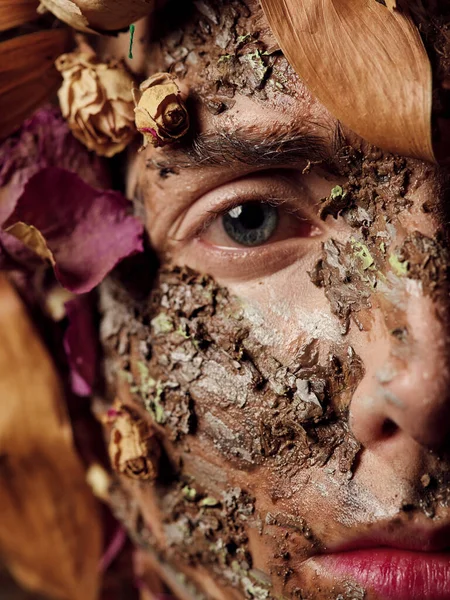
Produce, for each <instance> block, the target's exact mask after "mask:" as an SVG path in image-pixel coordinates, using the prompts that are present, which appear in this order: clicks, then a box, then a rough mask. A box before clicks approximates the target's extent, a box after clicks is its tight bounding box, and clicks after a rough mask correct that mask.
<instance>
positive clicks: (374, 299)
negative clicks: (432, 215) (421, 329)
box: [310, 146, 449, 333]
mask: <svg viewBox="0 0 450 600" xmlns="http://www.w3.org/2000/svg"><path fill="white" fill-rule="evenodd" d="M335 168H336V172H337V173H338V174H339V175H341V176H343V177H345V182H344V183H342V185H340V186H336V187H335V188H333V189H332V190H331V191H330V195H329V197H328V198H326V199H324V201H323V202H322V205H321V206H320V209H319V215H320V216H321V218H322V219H324V220H325V219H326V218H327V217H330V216H331V217H333V218H335V219H336V218H338V217H339V216H340V217H342V218H343V219H344V220H345V222H346V223H347V224H348V225H349V226H350V227H351V228H352V229H353V230H354V231H355V234H354V237H350V239H349V240H348V241H347V242H342V241H338V240H335V239H329V240H327V241H326V242H325V243H324V244H323V246H322V256H321V258H320V259H319V261H318V262H317V263H316V265H315V266H314V268H313V269H312V270H311V273H310V277H311V280H312V282H313V283H314V284H315V285H317V286H318V287H322V288H323V289H324V293H325V295H326V297H327V298H328V300H329V302H330V305H331V310H332V312H333V313H334V314H335V315H337V316H338V317H339V318H340V320H341V323H342V330H343V333H346V332H347V331H348V329H349V326H350V322H351V320H353V321H354V322H355V324H356V326H357V327H358V328H359V329H361V330H364V329H367V328H368V327H367V322H368V321H369V322H370V314H369V312H368V311H369V309H371V308H372V307H373V306H375V305H377V303H379V302H384V300H381V299H380V294H381V295H384V296H385V297H387V296H388V291H389V290H390V289H392V288H393V286H394V285H395V284H396V282H397V281H398V279H399V278H400V279H401V278H405V277H406V278H409V279H414V280H417V281H418V282H420V285H421V289H422V291H423V293H424V294H425V295H430V296H432V297H435V296H436V294H437V293H438V292H439V293H441V292H445V290H447V283H448V269H449V266H448V264H449V257H448V250H447V249H446V240H445V236H444V235H443V234H437V235H436V237H435V238H433V239H432V238H429V237H427V236H425V235H423V234H421V233H420V232H418V231H416V232H413V233H411V234H407V232H406V231H404V226H403V223H402V214H403V212H404V211H405V210H406V209H408V208H409V207H410V206H411V199H410V194H411V193H413V192H414V191H415V190H416V189H417V188H418V187H419V186H420V185H421V184H423V183H424V182H426V181H427V180H428V179H431V177H432V176H433V167H432V166H431V165H430V166H427V165H425V164H420V165H419V164H418V163H417V162H415V161H411V160H408V159H405V158H403V157H398V156H395V155H392V154H387V153H383V152H382V151H381V150H378V149H376V148H368V149H367V151H365V152H363V151H362V150H359V149H357V148H353V147H351V146H344V147H343V149H342V150H341V151H340V152H339V153H338V155H337V157H336V162H335ZM412 182H413V183H412ZM435 204H436V205H433V206H431V205H430V206H428V205H427V206H426V207H424V210H426V211H427V212H433V211H434V212H436V213H438V212H442V208H440V207H438V206H437V203H435ZM402 235H406V238H405V239H404V241H403V243H402V244H401V247H398V245H397V244H398V243H397V241H396V240H397V238H398V237H399V236H400V238H401V236H402ZM392 273H393V274H394V275H395V276H396V278H394V279H392V277H391V276H390V274H392ZM378 292H379V293H378ZM388 304H390V307H391V310H392V311H394V310H395V307H392V303H390V302H389V303H388ZM391 316H392V315H391ZM398 316H399V315H398V314H397V317H398ZM391 321H395V319H391Z"/></svg>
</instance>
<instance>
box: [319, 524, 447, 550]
mask: <svg viewBox="0 0 450 600" xmlns="http://www.w3.org/2000/svg"><path fill="white" fill-rule="evenodd" d="M368 548H395V549H397V550H407V551H410V552H448V551H450V524H449V525H447V526H445V527H439V528H436V529H434V528H433V529H429V528H419V527H411V526H410V524H405V525H404V526H403V527H398V529H397V530H396V531H392V528H391V527H388V528H379V529H374V528H373V529H370V530H369V531H368V532H367V534H366V535H362V536H357V537H356V536H355V538H353V539H351V540H347V541H346V542H342V543H338V544H330V546H327V548H326V550H325V552H326V553H333V554H334V553H337V552H346V551H350V550H366V549H368Z"/></svg>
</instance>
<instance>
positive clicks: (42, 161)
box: [0, 107, 111, 223]
mask: <svg viewBox="0 0 450 600" xmlns="http://www.w3.org/2000/svg"><path fill="white" fill-rule="evenodd" d="M46 167H60V168H62V169H67V170H68V171H73V172H74V173H77V174H78V175H79V176H80V177H81V178H82V179H83V180H84V181H86V182H87V183H90V184H91V185H92V186H94V187H97V188H108V187H110V185H111V182H110V178H109V175H108V171H107V167H106V162H105V161H104V160H102V159H100V158H98V157H97V156H96V155H95V154H94V153H93V152H89V151H88V150H87V149H86V148H85V147H84V146H83V145H82V144H81V143H80V142H79V141H78V140H76V139H75V138H74V137H73V135H72V133H71V132H70V129H69V128H68V126H67V124H66V122H65V121H64V119H63V117H62V115H61V113H60V112H59V111H58V110H56V109H55V108H51V107H49V108H43V109H41V110H39V111H38V112H36V113H35V114H34V115H33V116H32V117H31V118H30V119H28V120H27V121H25V123H24V124H23V126H22V127H21V129H20V130H19V132H18V133H17V134H16V135H14V136H11V137H10V138H8V139H7V140H5V141H4V142H3V143H2V144H1V145H0V187H4V186H7V188H6V193H3V194H1V196H0V199H1V202H0V223H3V222H4V221H5V220H6V219H7V218H8V216H9V215H10V214H11V212H12V211H13V210H14V207H15V205H16V202H17V200H18V198H19V197H20V195H21V194H22V192H23V188H24V185H25V184H26V182H27V181H28V180H29V179H30V177H32V176H33V175H34V174H36V173H38V172H39V171H40V170H41V169H44V168H46Z"/></svg>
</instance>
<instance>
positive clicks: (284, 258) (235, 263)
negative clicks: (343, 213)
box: [183, 238, 317, 281]
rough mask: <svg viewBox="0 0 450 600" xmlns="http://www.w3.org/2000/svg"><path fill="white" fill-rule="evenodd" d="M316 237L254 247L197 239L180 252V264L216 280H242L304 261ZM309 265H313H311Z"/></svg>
mask: <svg viewBox="0 0 450 600" xmlns="http://www.w3.org/2000/svg"><path fill="white" fill-rule="evenodd" d="M316 243H317V238H314V239H309V238H304V239H295V238H294V239H292V238H291V239H287V240H283V241H280V242H274V243H272V244H267V245H263V246H257V247H253V248H221V247H218V246H213V245H211V244H209V243H208V242H205V241H203V240H201V239H199V238H196V239H194V240H193V241H192V242H191V243H189V244H188V246H187V247H186V248H185V251H184V252H183V263H184V264H186V265H188V266H190V267H191V268H193V269H197V270H200V271H203V272H207V273H210V274H211V275H213V276H214V277H216V278H217V279H218V280H222V281H226V280H227V279H230V280H233V281H238V280H241V281H245V280H251V279H255V278H260V277H263V276H264V277H266V276H269V275H271V274H273V273H275V272H277V271H280V270H282V269H284V268H286V267H288V266H289V265H291V264H292V263H294V262H295V261H298V260H305V259H306V257H307V255H308V254H309V250H310V249H311V244H316ZM311 266H312V265H311Z"/></svg>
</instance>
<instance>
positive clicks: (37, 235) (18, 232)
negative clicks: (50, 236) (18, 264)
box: [5, 221, 55, 267]
mask: <svg viewBox="0 0 450 600" xmlns="http://www.w3.org/2000/svg"><path fill="white" fill-rule="evenodd" d="M5 231H6V233H9V235H12V236H14V237H15V238H16V239H18V240H19V241H20V242H22V244H23V245H24V246H26V247H27V248H29V249H30V250H31V251H32V252H34V253H35V254H37V255H38V256H39V257H40V258H42V260H48V261H49V263H50V264H51V265H52V266H53V267H54V266H55V259H54V257H53V254H52V252H51V250H50V249H49V247H48V246H47V242H46V241H45V238H44V236H43V235H42V233H41V232H40V231H39V230H38V229H36V227H34V226H33V225H27V224H26V223H22V222H21V221H19V222H17V223H15V224H14V225H11V227H8V228H7V229H5Z"/></svg>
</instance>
